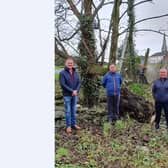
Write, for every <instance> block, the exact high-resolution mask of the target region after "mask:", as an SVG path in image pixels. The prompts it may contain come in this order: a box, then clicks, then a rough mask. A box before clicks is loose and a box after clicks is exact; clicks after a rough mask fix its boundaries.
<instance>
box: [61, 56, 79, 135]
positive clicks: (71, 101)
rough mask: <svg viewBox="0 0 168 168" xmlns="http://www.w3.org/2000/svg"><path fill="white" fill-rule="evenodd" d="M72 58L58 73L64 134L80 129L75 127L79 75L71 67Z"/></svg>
mask: <svg viewBox="0 0 168 168" xmlns="http://www.w3.org/2000/svg"><path fill="white" fill-rule="evenodd" d="M73 65H74V61H73V58H71V57H70V58H68V59H66V61H65V68H64V70H62V71H61V72H60V75H59V82H60V85H61V88H62V94H63V98H64V105H65V119H66V132H67V133H70V132H71V131H72V130H71V128H75V129H80V127H79V126H78V125H76V103H77V95H78V91H79V88H80V80H79V75H78V73H77V72H76V70H75V68H74V67H73Z"/></svg>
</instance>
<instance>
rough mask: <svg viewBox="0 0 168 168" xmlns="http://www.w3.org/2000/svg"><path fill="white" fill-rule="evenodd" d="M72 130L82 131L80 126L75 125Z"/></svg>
mask: <svg viewBox="0 0 168 168" xmlns="http://www.w3.org/2000/svg"><path fill="white" fill-rule="evenodd" d="M72 128H73V129H76V130H80V129H81V127H79V126H78V125H73V126H72Z"/></svg>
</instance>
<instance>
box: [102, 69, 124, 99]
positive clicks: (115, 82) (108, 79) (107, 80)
mask: <svg viewBox="0 0 168 168" xmlns="http://www.w3.org/2000/svg"><path fill="white" fill-rule="evenodd" d="M121 83H122V77H121V75H120V74H119V73H118V72H110V71H108V72H107V73H106V74H105V75H104V76H103V78H102V85H103V87H104V88H106V94H107V96H113V95H119V94H120V87H121Z"/></svg>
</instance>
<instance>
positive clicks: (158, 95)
mask: <svg viewBox="0 0 168 168" xmlns="http://www.w3.org/2000/svg"><path fill="white" fill-rule="evenodd" d="M159 75H160V78H158V79H156V80H155V81H154V83H153V87H152V94H153V98H154V100H155V113H156V118H155V128H156V129H159V123H160V117H161V111H162V109H164V112H165V118H166V125H167V129H168V78H167V70H166V69H165V68H162V69H160V74H159Z"/></svg>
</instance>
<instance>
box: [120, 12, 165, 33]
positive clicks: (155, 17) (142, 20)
mask: <svg viewBox="0 0 168 168" xmlns="http://www.w3.org/2000/svg"><path fill="white" fill-rule="evenodd" d="M166 16H168V14H165V15H160V16H153V17H149V18H145V19H141V20H139V21H136V22H135V23H134V25H135V24H138V23H141V22H144V21H147V20H152V19H158V18H161V17H166ZM127 31H128V28H127V29H125V30H123V31H122V32H121V33H119V35H121V34H123V33H125V32H127Z"/></svg>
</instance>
